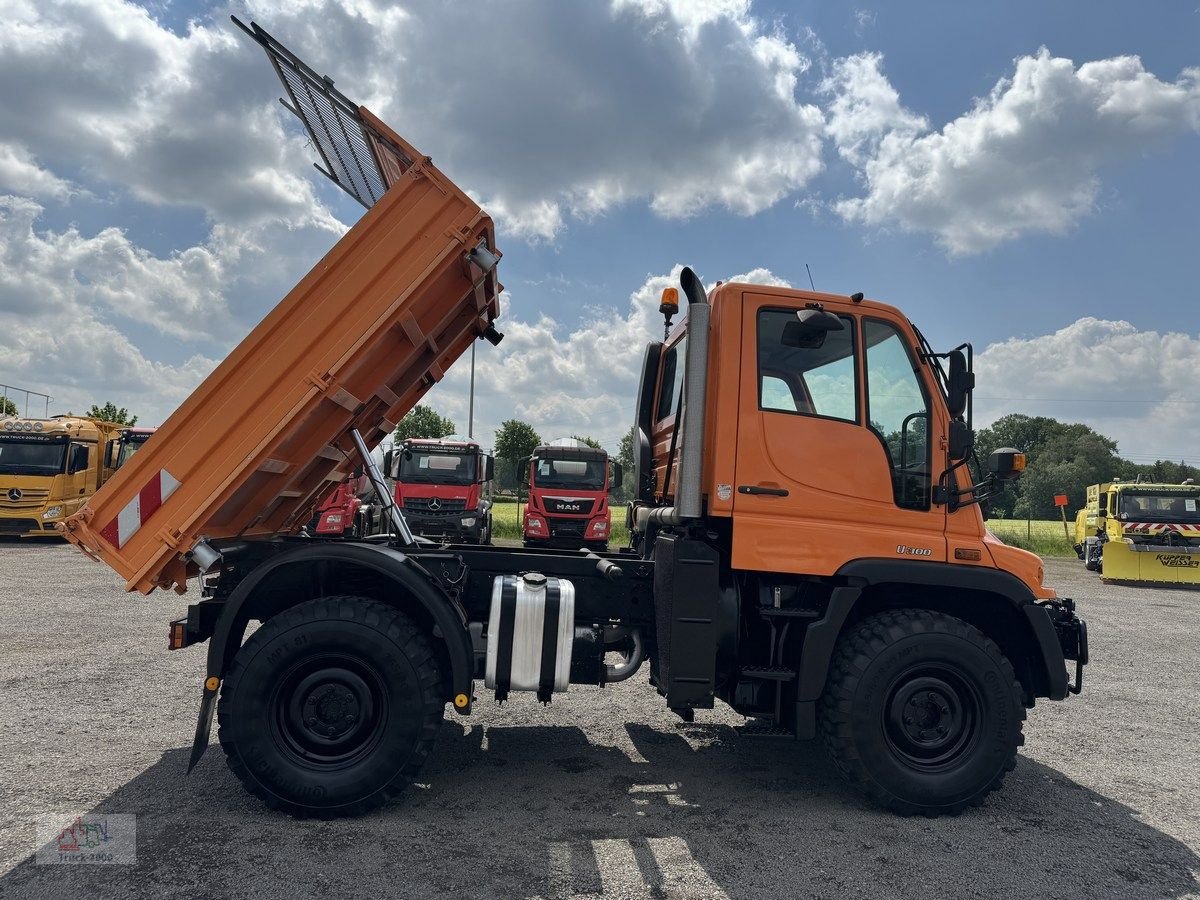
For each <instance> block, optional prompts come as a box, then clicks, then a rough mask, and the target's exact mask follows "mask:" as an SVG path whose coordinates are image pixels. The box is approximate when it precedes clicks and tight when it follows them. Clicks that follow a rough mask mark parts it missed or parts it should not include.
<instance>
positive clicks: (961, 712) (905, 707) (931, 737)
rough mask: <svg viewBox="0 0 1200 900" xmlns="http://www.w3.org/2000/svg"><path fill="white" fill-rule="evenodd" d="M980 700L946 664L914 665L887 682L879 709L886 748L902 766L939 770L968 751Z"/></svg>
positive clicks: (975, 738) (977, 725) (977, 724)
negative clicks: (880, 710)
mask: <svg viewBox="0 0 1200 900" xmlns="http://www.w3.org/2000/svg"><path fill="white" fill-rule="evenodd" d="M982 711H983V701H982V698H981V696H980V694H979V691H978V689H977V688H976V687H975V685H974V683H972V681H971V680H970V679H968V678H966V677H964V676H963V674H962V673H961V672H959V671H958V670H957V669H955V668H953V667H951V666H945V665H936V664H934V665H921V666H915V667H913V668H911V669H909V670H907V671H906V672H904V673H903V674H901V675H900V676H899V677H897V678H896V679H894V680H893V681H892V684H891V686H890V687H889V689H888V692H887V701H886V704H885V706H884V709H883V733H884V738H885V739H886V741H887V745H888V748H889V749H890V750H891V751H892V753H893V754H894V755H895V756H896V757H897V758H898V759H899V760H900V761H901V762H903V763H904V764H905V765H906V766H908V767H909V768H912V769H916V770H918V771H921V772H942V771H945V770H947V769H950V768H953V767H954V766H956V765H958V764H959V763H960V762H961V761H962V760H963V759H965V758H966V757H968V756H969V755H970V754H971V751H972V750H973V749H974V748H975V746H976V744H977V743H978V740H979V729H980V722H981V720H982Z"/></svg>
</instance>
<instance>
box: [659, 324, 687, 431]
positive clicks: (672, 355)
mask: <svg viewBox="0 0 1200 900" xmlns="http://www.w3.org/2000/svg"><path fill="white" fill-rule="evenodd" d="M686 355H687V337H682V338H680V339H679V342H678V343H677V344H676V345H675V346H674V347H672V348H671V349H669V350H666V351H664V352H663V358H662V380H661V381H660V382H659V386H658V405H657V407H656V409H657V410H658V412H657V414H656V415H655V421H656V422H661V421H662V420H663V419H665V418H667V416H669V415H671V414H672V413H673V412H675V411H676V410H675V406H676V405H677V404H678V403H679V388H680V386H681V385H682V384H683V369H684V365H683V361H684V359H685V357H686Z"/></svg>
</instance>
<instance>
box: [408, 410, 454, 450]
mask: <svg viewBox="0 0 1200 900" xmlns="http://www.w3.org/2000/svg"><path fill="white" fill-rule="evenodd" d="M456 431H458V428H457V427H455V425H454V423H453V422H451V421H450V420H449V419H447V418H446V417H445V416H443V415H440V414H439V413H438V411H437V410H435V409H434V408H433V407H432V406H426V405H425V404H423V403H418V404H417V405H416V406H414V407H413V408H412V409H411V410H410V411H409V413H408V415H406V416H405V417H404V418H403V419H401V420H400V424H399V425H397V426H396V440H397V441H406V440H408V439H410V438H426V439H432V440H437V439H439V438H444V437H450V435H452V434H454V432H456Z"/></svg>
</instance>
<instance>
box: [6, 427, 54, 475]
mask: <svg viewBox="0 0 1200 900" xmlns="http://www.w3.org/2000/svg"><path fill="white" fill-rule="evenodd" d="M66 459H67V439H66V438H65V437H42V436H40V435H33V434H31V435H25V436H22V437H18V436H16V435H5V436H4V437H0V475H58V474H59V473H60V472H62V471H63V466H64V464H65V463H66Z"/></svg>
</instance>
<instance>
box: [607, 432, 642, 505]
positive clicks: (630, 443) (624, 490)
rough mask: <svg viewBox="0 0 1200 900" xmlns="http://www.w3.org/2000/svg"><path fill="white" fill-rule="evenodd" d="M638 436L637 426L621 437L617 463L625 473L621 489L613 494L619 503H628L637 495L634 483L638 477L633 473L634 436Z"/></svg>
mask: <svg viewBox="0 0 1200 900" xmlns="http://www.w3.org/2000/svg"><path fill="white" fill-rule="evenodd" d="M636 434H637V428H636V426H630V428H629V430H628V431H627V432H625V433H624V434H623V435H621V446H620V448H619V449H618V450H617V462H619V463H620V464H621V469H622V470H623V471H624V473H625V478H624V480H623V481H622V482H621V487H620V489H619V490H616V491H614V492H613V499H614V500H615V501H616V502H618V503H628V502H629V501H630V500H632V499H633V496H634V494H635V493H636V488H637V486H636V485H635V484H634V482H635V480H636V477H637V476H636V474H635V473H634V471H633V468H634V451H633V448H634V435H636Z"/></svg>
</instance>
